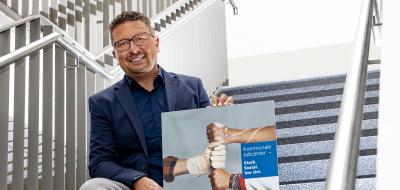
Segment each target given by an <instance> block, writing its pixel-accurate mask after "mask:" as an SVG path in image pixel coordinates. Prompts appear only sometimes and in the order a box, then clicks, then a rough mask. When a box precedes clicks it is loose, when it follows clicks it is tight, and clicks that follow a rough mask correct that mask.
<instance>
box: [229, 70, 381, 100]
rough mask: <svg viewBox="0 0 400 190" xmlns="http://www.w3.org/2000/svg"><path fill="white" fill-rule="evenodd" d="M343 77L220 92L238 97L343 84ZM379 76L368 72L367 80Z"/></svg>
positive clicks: (262, 85)
mask: <svg viewBox="0 0 400 190" xmlns="http://www.w3.org/2000/svg"><path fill="white" fill-rule="evenodd" d="M345 76H346V75H335V76H326V77H316V78H311V79H301V80H293V81H283V82H276V83H268V84H255V85H246V86H237V87H224V88H223V89H222V90H223V91H224V93H226V94H229V95H233V94H235V95H240V94H250V93H259V92H268V91H277V90H284V89H293V88H302V87H311V86H324V85H330V84H335V83H344V82H345V80H346V78H345ZM379 76H380V72H379V71H370V72H368V76H367V79H379Z"/></svg>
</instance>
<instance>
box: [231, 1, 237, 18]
mask: <svg viewBox="0 0 400 190" xmlns="http://www.w3.org/2000/svg"><path fill="white" fill-rule="evenodd" d="M229 3H230V4H231V5H232V8H233V14H234V15H238V14H239V11H238V8H237V6H236V3H235V1H233V0H229Z"/></svg>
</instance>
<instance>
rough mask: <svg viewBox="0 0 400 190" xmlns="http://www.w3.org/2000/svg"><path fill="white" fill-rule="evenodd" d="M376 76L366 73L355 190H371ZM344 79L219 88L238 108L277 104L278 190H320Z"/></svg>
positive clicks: (374, 141) (377, 80)
mask: <svg viewBox="0 0 400 190" xmlns="http://www.w3.org/2000/svg"><path fill="white" fill-rule="evenodd" d="M379 75H380V73H379V71H370V72H369V73H368V80H367V88H366V96H365V105H364V120H363V122H362V132H361V136H362V137H361V141H360V157H359V159H358V168H357V181H356V189H375V176H376V167H375V166H376V152H377V149H376V148H377V146H376V145H377V126H378V100H379V97H378V94H379ZM345 77H346V76H345V75H337V76H327V77H321V78H311V79H304V80H296V81H285V82H279V83H271V84H258V85H250V86H240V87H224V88H223V89H222V93H226V94H228V95H231V96H234V98H235V103H236V104H242V103H248V102H257V101H267V100H273V101H274V102H275V114H276V126H277V137H278V157H279V158H278V161H279V177H280V188H281V189H283V190H303V189H304V190H309V189H324V185H325V178H326V175H327V171H328V164H329V158H330V153H331V149H332V146H333V143H334V136H335V129H336V125H337V120H338V113H339V110H340V103H341V99H342V93H343V87H344V82H345V79H346V78H345Z"/></svg>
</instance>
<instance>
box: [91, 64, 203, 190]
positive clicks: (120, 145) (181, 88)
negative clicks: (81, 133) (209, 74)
mask: <svg viewBox="0 0 400 190" xmlns="http://www.w3.org/2000/svg"><path fill="white" fill-rule="evenodd" d="M164 84H165V91H166V96H167V97H166V99H167V105H168V111H177V110H186V109H194V108H204V107H207V106H209V105H210V102H209V98H208V96H207V94H206V91H205V90H204V87H203V84H202V82H201V80H200V79H199V78H196V77H190V76H185V75H178V74H174V73H169V72H166V71H165V70H164ZM135 108H136V105H135V101H134V100H133V96H132V92H131V89H130V87H129V85H128V82H127V80H126V79H122V80H121V81H119V82H117V83H115V84H114V85H112V86H110V87H108V88H107V89H105V90H103V91H101V92H99V93H97V94H95V95H93V96H91V97H89V111H90V121H91V131H90V155H89V172H90V176H91V177H92V178H95V177H103V178H108V179H111V180H114V181H118V182H121V183H123V184H125V185H127V186H129V187H132V185H133V184H132V183H133V179H135V178H136V177H138V176H142V175H146V173H147V170H148V167H147V166H148V160H147V159H148V152H147V147H146V142H145V136H144V132H143V127H145V126H142V124H141V121H140V118H139V113H138V112H137V110H136V109H135Z"/></svg>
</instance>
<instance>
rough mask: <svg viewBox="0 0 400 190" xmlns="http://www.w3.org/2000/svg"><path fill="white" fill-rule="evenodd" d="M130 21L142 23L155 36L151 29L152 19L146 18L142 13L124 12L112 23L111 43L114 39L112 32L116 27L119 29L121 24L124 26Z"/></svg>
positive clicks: (110, 27) (110, 26) (110, 28)
mask: <svg viewBox="0 0 400 190" xmlns="http://www.w3.org/2000/svg"><path fill="white" fill-rule="evenodd" d="M129 21H142V22H143V23H144V24H145V25H146V26H147V27H148V28H149V30H150V33H151V34H153V35H154V30H153V28H152V27H151V23H150V19H149V18H148V17H147V16H145V15H144V14H142V13H140V12H135V11H123V12H122V13H121V14H119V15H118V16H117V17H115V18H114V20H112V22H111V23H110V25H109V26H108V27H109V30H110V38H111V41H113V39H112V31H113V30H114V28H115V27H117V26H118V25H120V24H123V23H125V22H129Z"/></svg>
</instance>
